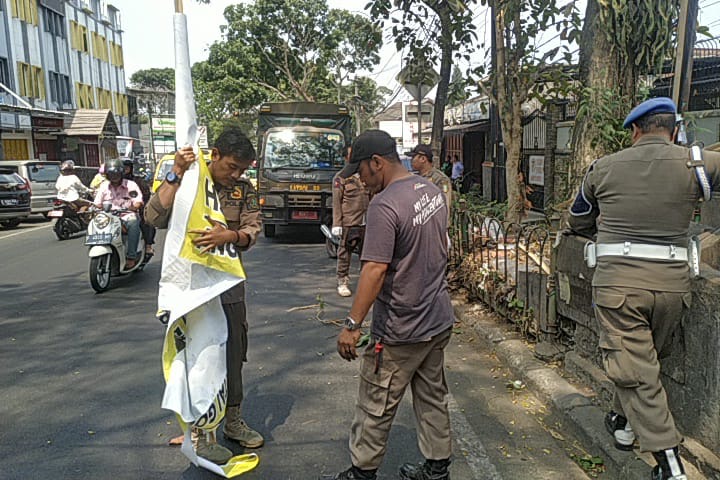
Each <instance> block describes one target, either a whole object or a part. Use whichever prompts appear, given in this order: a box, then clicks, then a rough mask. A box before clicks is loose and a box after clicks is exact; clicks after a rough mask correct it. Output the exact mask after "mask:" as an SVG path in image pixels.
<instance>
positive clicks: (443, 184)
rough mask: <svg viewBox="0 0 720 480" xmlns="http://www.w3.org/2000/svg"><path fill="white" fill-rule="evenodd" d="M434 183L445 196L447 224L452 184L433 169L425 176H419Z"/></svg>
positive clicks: (445, 176) (443, 175)
mask: <svg viewBox="0 0 720 480" xmlns="http://www.w3.org/2000/svg"><path fill="white" fill-rule="evenodd" d="M421 176H422V177H425V178H427V179H428V180H430V181H431V182H432V183H434V184H435V185H436V186H437V187H438V188H439V189H440V191H441V192H443V194H444V195H445V205H447V209H448V222H450V218H451V217H450V208H451V207H452V183H451V182H450V179H449V178H448V177H447V175H445V174H444V173H443V172H441V171H440V170H438V169H437V168H435V167H433V168H432V169H431V170H430V171H429V172H428V173H427V174H425V175H421Z"/></svg>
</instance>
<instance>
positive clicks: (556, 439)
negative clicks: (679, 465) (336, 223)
mask: <svg viewBox="0 0 720 480" xmlns="http://www.w3.org/2000/svg"><path fill="white" fill-rule="evenodd" d="M162 238H163V236H162V234H161V235H159V241H160V245H159V246H158V247H159V248H158V251H160V250H161V243H162ZM86 254H87V250H86V248H85V247H84V245H83V238H82V236H79V237H76V238H73V239H71V240H68V241H64V242H60V241H58V240H56V239H55V237H54V235H53V233H52V228H51V224H50V223H45V222H43V221H42V220H41V219H39V218H38V219H33V220H32V223H24V224H22V225H21V226H20V228H18V229H12V230H0V272H2V277H0V362H1V363H2V365H3V368H2V370H0V458H2V459H3V460H4V461H3V463H4V465H3V467H2V469H0V479H30V478H32V479H36V478H37V479H42V478H52V479H83V478H93V479H105V478H107V479H113V480H117V479H210V478H216V477H214V475H212V474H210V473H208V472H206V471H203V470H200V469H197V468H196V467H194V466H192V465H190V464H189V462H188V461H187V460H186V459H185V457H184V456H183V455H182V454H181V453H180V451H179V449H178V448H176V447H169V446H167V440H168V439H169V438H171V437H172V436H174V435H176V434H177V433H179V428H178V427H177V425H176V423H175V420H174V416H173V415H172V414H171V413H169V412H168V411H164V410H162V409H161V408H160V400H161V397H162V392H163V379H162V374H161V369H160V351H161V346H162V338H163V335H164V329H163V327H162V325H160V324H159V323H158V322H157V321H156V320H155V318H154V312H155V305H156V294H157V282H158V278H159V275H160V260H159V259H160V256H159V255H158V256H156V258H155V259H153V261H152V262H151V263H150V264H149V265H148V266H147V268H146V269H145V271H144V272H142V273H138V274H134V275H131V276H129V277H124V278H120V279H113V282H112V286H111V290H110V291H108V292H106V293H104V294H101V295H98V294H95V293H94V292H93V291H92V289H91V287H90V285H89V282H88V274H87V265H88V260H87V255H86ZM244 262H245V267H246V271H247V272H248V275H249V278H248V288H247V293H248V298H247V302H248V309H249V312H250V315H249V323H250V351H249V362H248V364H247V365H246V368H245V370H244V376H245V390H246V401H245V404H244V410H245V418H246V419H247V421H248V423H249V424H251V425H252V426H254V427H255V428H257V429H258V430H259V431H260V432H261V433H262V434H263V435H264V436H265V439H266V445H265V446H264V447H263V448H262V449H260V450H258V454H259V455H260V464H259V466H258V468H257V469H255V470H254V471H253V472H250V473H248V474H246V475H244V476H243V477H244V478H247V479H248V480H259V479H264V480H291V479H303V480H305V479H315V478H318V476H319V475H321V474H331V473H335V472H337V471H340V470H341V469H345V468H347V466H348V465H349V456H348V447H347V439H348V431H349V427H350V421H351V419H352V413H353V406H354V401H355V395H356V392H357V382H358V376H357V375H358V372H357V368H358V363H357V362H353V363H349V362H346V361H344V360H342V359H341V358H340V357H339V356H338V355H337V354H336V352H335V336H336V334H337V331H338V327H337V326H335V325H333V324H332V322H331V321H332V320H334V319H340V318H343V317H344V315H345V314H346V312H347V310H348V307H349V305H350V300H349V299H346V298H341V297H339V296H337V295H336V293H335V282H334V261H333V260H330V259H328V258H327V257H326V256H325V249H324V245H323V243H322V242H321V240H320V239H319V238H318V235H317V234H316V232H315V231H314V230H312V231H302V230H291V229H287V230H285V229H282V230H280V231H279V233H278V236H277V237H276V238H273V239H265V238H261V239H260V240H259V241H258V245H257V246H256V247H255V248H254V249H252V250H251V251H249V252H248V253H246V254H245V256H244ZM309 305H315V306H312V307H309V308H306V309H295V310H294V311H292V312H288V310H290V309H293V308H295V307H304V306H309ZM455 333H456V334H455V335H454V337H453V340H452V342H451V344H450V346H449V347H448V350H447V370H448V382H449V385H450V389H451V396H450V398H449V404H450V407H451V418H452V425H453V433H454V437H455V448H454V451H455V455H454V462H453V465H452V468H451V472H452V478H454V479H455V480H470V479H555V478H562V479H586V478H588V476H587V475H586V474H585V472H583V470H582V469H580V468H579V467H578V466H577V465H576V464H575V462H574V461H573V460H572V459H571V458H570V455H571V454H582V453H583V452H582V449H581V448H580V447H578V446H577V445H576V444H575V442H573V440H572V439H571V438H569V437H568V436H567V434H565V433H564V432H563V431H562V427H561V426H560V425H557V424H556V423H555V422H554V420H553V418H552V416H551V415H550V414H548V412H547V410H546V408H545V407H544V406H543V405H542V404H541V403H540V402H539V401H538V400H537V399H536V398H535V397H534V396H533V395H532V392H529V391H528V390H527V389H526V388H524V386H522V387H521V388H515V387H513V386H512V385H511V386H509V387H508V384H512V381H513V379H512V377H511V376H510V375H509V373H508V371H507V370H506V369H505V368H504V367H503V366H502V365H500V363H499V362H498V361H497V359H496V358H495V357H494V356H493V354H492V352H487V351H482V350H480V349H479V348H478V346H477V343H478V342H476V341H475V338H474V337H473V333H472V330H471V328H469V327H468V326H464V325H457V328H456V329H455ZM234 450H235V452H236V453H241V449H239V448H238V447H235V448H234ZM420 460H421V455H420V453H419V451H418V448H417V446H416V441H415V426H414V419H413V416H412V409H411V405H410V395H409V394H408V395H407V396H406V399H405V400H404V401H403V404H402V406H401V408H400V411H399V413H398V416H397V418H396V421H395V424H394V427H393V430H392V432H391V435H390V440H389V444H388V450H387V455H386V457H385V461H384V463H383V465H382V467H381V468H380V470H379V472H378V478H380V479H393V478H397V473H396V472H397V470H398V468H399V466H400V465H401V464H402V463H404V462H406V461H420Z"/></svg>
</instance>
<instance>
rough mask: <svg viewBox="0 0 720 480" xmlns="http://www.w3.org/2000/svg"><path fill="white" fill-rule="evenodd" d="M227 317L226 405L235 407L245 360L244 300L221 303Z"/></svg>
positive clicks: (241, 393)
mask: <svg viewBox="0 0 720 480" xmlns="http://www.w3.org/2000/svg"><path fill="white" fill-rule="evenodd" d="M223 310H224V311H225V317H226V318H227V327H228V341H227V348H226V349H225V358H226V360H227V383H228V402H227V405H228V407H237V406H239V405H240V404H241V403H242V401H243V382H242V368H243V363H244V362H246V361H247V344H248V339H247V331H248V324H247V310H246V308H245V302H236V303H225V304H223Z"/></svg>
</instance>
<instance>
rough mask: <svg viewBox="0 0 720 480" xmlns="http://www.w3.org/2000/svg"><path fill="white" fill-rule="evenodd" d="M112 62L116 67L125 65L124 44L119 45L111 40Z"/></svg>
mask: <svg viewBox="0 0 720 480" xmlns="http://www.w3.org/2000/svg"><path fill="white" fill-rule="evenodd" d="M110 55H111V57H110V63H112V64H113V65H115V66H116V67H121V68H122V67H123V50H122V45H118V44H117V43H115V42H112V41H111V42H110Z"/></svg>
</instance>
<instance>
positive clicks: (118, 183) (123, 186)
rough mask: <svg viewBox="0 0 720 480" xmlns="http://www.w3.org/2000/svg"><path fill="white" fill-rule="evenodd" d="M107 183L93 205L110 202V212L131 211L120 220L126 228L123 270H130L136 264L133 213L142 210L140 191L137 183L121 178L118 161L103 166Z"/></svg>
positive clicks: (136, 221)
mask: <svg viewBox="0 0 720 480" xmlns="http://www.w3.org/2000/svg"><path fill="white" fill-rule="evenodd" d="M105 167H106V168H105V174H106V175H107V179H108V181H107V182H105V183H103V184H102V185H101V186H100V187H99V188H98V191H97V194H96V195H95V202H94V203H95V205H96V206H97V207H99V208H102V206H103V203H105V202H110V203H111V204H112V207H111V209H112V210H131V211H132V212H124V213H121V215H120V219H121V220H122V223H123V225H124V226H125V227H126V228H127V234H128V240H127V258H126V263H125V269H126V270H130V269H131V268H133V267H134V266H135V265H136V264H137V247H138V242H139V241H140V220H139V218H138V214H137V213H134V212H137V211H139V210H140V209H142V206H143V197H142V191H141V190H140V187H139V186H138V184H137V183H135V182H134V181H132V180H128V179H126V178H123V173H124V168H123V163H122V161H120V159H114V160H111V161H110V162H109V163H108V164H106V166H105Z"/></svg>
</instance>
